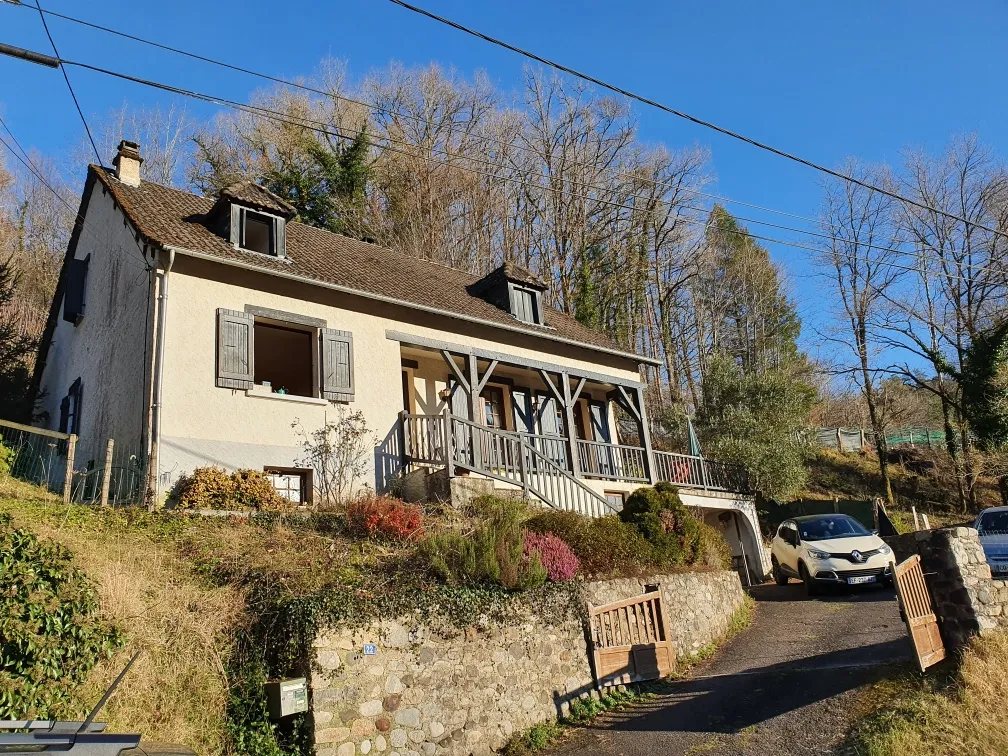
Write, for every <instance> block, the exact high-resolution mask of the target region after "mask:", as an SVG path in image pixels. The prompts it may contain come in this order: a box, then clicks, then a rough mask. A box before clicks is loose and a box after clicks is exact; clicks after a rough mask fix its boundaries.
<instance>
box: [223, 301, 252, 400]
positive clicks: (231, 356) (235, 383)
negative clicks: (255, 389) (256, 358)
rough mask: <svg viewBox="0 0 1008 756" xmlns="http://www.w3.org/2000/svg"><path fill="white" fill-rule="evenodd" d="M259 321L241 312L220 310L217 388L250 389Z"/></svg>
mask: <svg viewBox="0 0 1008 756" xmlns="http://www.w3.org/2000/svg"><path fill="white" fill-rule="evenodd" d="M254 324H255V317H254V316H253V315H250V314H249V313H247V312H239V311H237V310H225V309H223V308H219V309H218V310H217V385H218V386H220V387H221V388H230V389H250V388H252V385H253V383H254V380H253V376H254V373H253V370H252V355H253V344H252V339H253V325H254Z"/></svg>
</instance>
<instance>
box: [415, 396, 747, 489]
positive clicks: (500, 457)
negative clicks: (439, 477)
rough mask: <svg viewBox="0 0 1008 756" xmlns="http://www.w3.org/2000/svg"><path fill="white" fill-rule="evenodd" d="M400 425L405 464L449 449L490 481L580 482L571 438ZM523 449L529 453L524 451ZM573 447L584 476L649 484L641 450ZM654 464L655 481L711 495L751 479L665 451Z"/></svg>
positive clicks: (439, 459) (468, 426)
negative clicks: (447, 432)
mask: <svg viewBox="0 0 1008 756" xmlns="http://www.w3.org/2000/svg"><path fill="white" fill-rule="evenodd" d="M445 417H450V418H451V423H452V434H451V438H450V439H449V438H446V435H445V427H446V426H445V422H446V421H445ZM402 427H403V434H404V438H403V441H404V446H403V448H404V450H405V455H406V458H407V461H408V462H410V463H412V464H420V465H434V466H444V465H446V464H447V462H446V457H445V449H446V448H447V447H449V446H450V448H451V449H452V456H453V459H454V461H455V463H456V464H459V465H462V466H464V467H466V468H467V469H474V470H475V469H477V468H478V471H480V472H485V471H489V473H487V474H490V477H496V478H498V479H500V480H505V481H507V482H510V483H514V484H515V485H519V486H524V480H525V479H528V478H531V477H537V478H543V481H541V482H540V483H539V484H538V485H540V487H542V488H543V494H544V495H545V494H546V493H548V492H547V491H545V487H546V486H547V485H549V484H548V483H546V482H545V478H546V477H550V476H554V477H555V476H560V477H566V478H569V479H571V480H575V481H577V478H575V477H574V476H573V475H572V474H571V464H570V459H569V456H568V447H567V439H565V438H563V437H562V436H549V435H542V434H533V433H513V432H511V431H504V430H500V429H497V428H488V427H486V426H483V425H480V424H478V423H474V422H472V421H471V420H468V419H465V418H460V417H457V416H455V415H410V414H406V413H403V414H402ZM446 442H450V443H446ZM522 448H526V449H527V451H525V452H522V451H521V450H522ZM575 449H576V453H577V459H578V463H579V464H578V469H579V471H580V475H581V476H582V477H584V478H593V479H597V480H611V481H622V482H627V483H647V482H648V460H647V455H646V453H645V450H644V449H643V448H641V447H638V446H627V445H622V444H608V443H604V442H602V441H585V440H578V441H577V442H576V444H575ZM523 464H524V465H525V467H524V470H523V468H522V465H523ZM653 465H654V478H655V480H657V481H665V482H668V483H674V484H676V485H679V486H685V487H689V488H699V489H704V490H709V491H727V492H732V493H748V491H749V475H748V472H747V471H746V469H745V468H744V467H742V466H741V465H734V464H729V463H725V462H718V461H716V460H710V459H704V458H702V457H694V456H691V455H689V454H673V453H671V452H661V451H655V452H653ZM491 473H492V474H491ZM523 476H524V477H523ZM581 485H582V486H583V484H581ZM585 488H587V487H585ZM587 490H589V491H590V490H591V489H587ZM592 493H593V495H595V496H598V495H597V494H594V492H592ZM537 495H538V492H537ZM598 498H599V499H601V497H598ZM603 501H604V500H603Z"/></svg>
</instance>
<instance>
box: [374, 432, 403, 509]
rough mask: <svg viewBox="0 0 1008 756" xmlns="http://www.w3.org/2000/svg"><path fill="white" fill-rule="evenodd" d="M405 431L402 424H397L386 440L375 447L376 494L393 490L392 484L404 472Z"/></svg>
mask: <svg viewBox="0 0 1008 756" xmlns="http://www.w3.org/2000/svg"><path fill="white" fill-rule="evenodd" d="M404 446H405V444H404V442H403V430H402V425H401V424H400V423H395V424H394V425H393V426H392V428H391V430H389V432H388V433H386V434H385V438H383V439H382V440H381V442H380V443H379V444H378V445H377V446H375V492H376V493H379V494H386V493H388V492H389V491H390V490H392V484H393V483H394V482H395V481H396V479H397V478H399V477H400V476H401V475H402V474H403V473H404V472H405V467H404V466H403V449H404Z"/></svg>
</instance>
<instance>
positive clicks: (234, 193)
mask: <svg viewBox="0 0 1008 756" xmlns="http://www.w3.org/2000/svg"><path fill="white" fill-rule="evenodd" d="M220 196H221V197H222V198H224V199H229V200H235V201H236V202H238V203H239V204H242V205H248V206H249V207H252V208H254V209H256V210H265V211H267V212H270V213H275V214H276V215H280V216H282V217H284V218H286V219H287V220H290V219H291V218H293V217H294V216H295V215H297V209H296V208H295V207H294V206H293V205H291V204H290V203H289V202H287V201H285V200H284V199H283V198H281V197H277V196H276V195H275V194H273V192H271V191H270V190H269V189H267V188H266V187H264V186H259V184H257V183H255V182H254V181H239V182H238V183H237V184H231V186H228V187H225V188H224V189H222V190H221V193H220Z"/></svg>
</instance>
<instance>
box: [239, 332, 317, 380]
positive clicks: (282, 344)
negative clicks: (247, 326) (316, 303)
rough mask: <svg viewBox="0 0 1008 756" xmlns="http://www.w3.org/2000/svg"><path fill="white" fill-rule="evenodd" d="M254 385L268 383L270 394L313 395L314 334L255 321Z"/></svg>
mask: <svg viewBox="0 0 1008 756" xmlns="http://www.w3.org/2000/svg"><path fill="white" fill-rule="evenodd" d="M254 329H255V331H254V333H255V339H254V344H255V346H254V349H255V357H254V358H253V361H252V362H253V366H254V370H255V382H256V383H257V384H259V385H263V383H269V384H270V386H271V388H272V389H273V393H277V394H293V395H295V396H314V395H315V386H316V381H315V369H314V364H313V356H314V353H315V344H316V339H315V335H314V332H312V331H307V330H302V329H299V328H284V327H283V326H279V325H273V324H272V323H262V322H259V321H256V324H255V326H254Z"/></svg>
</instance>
